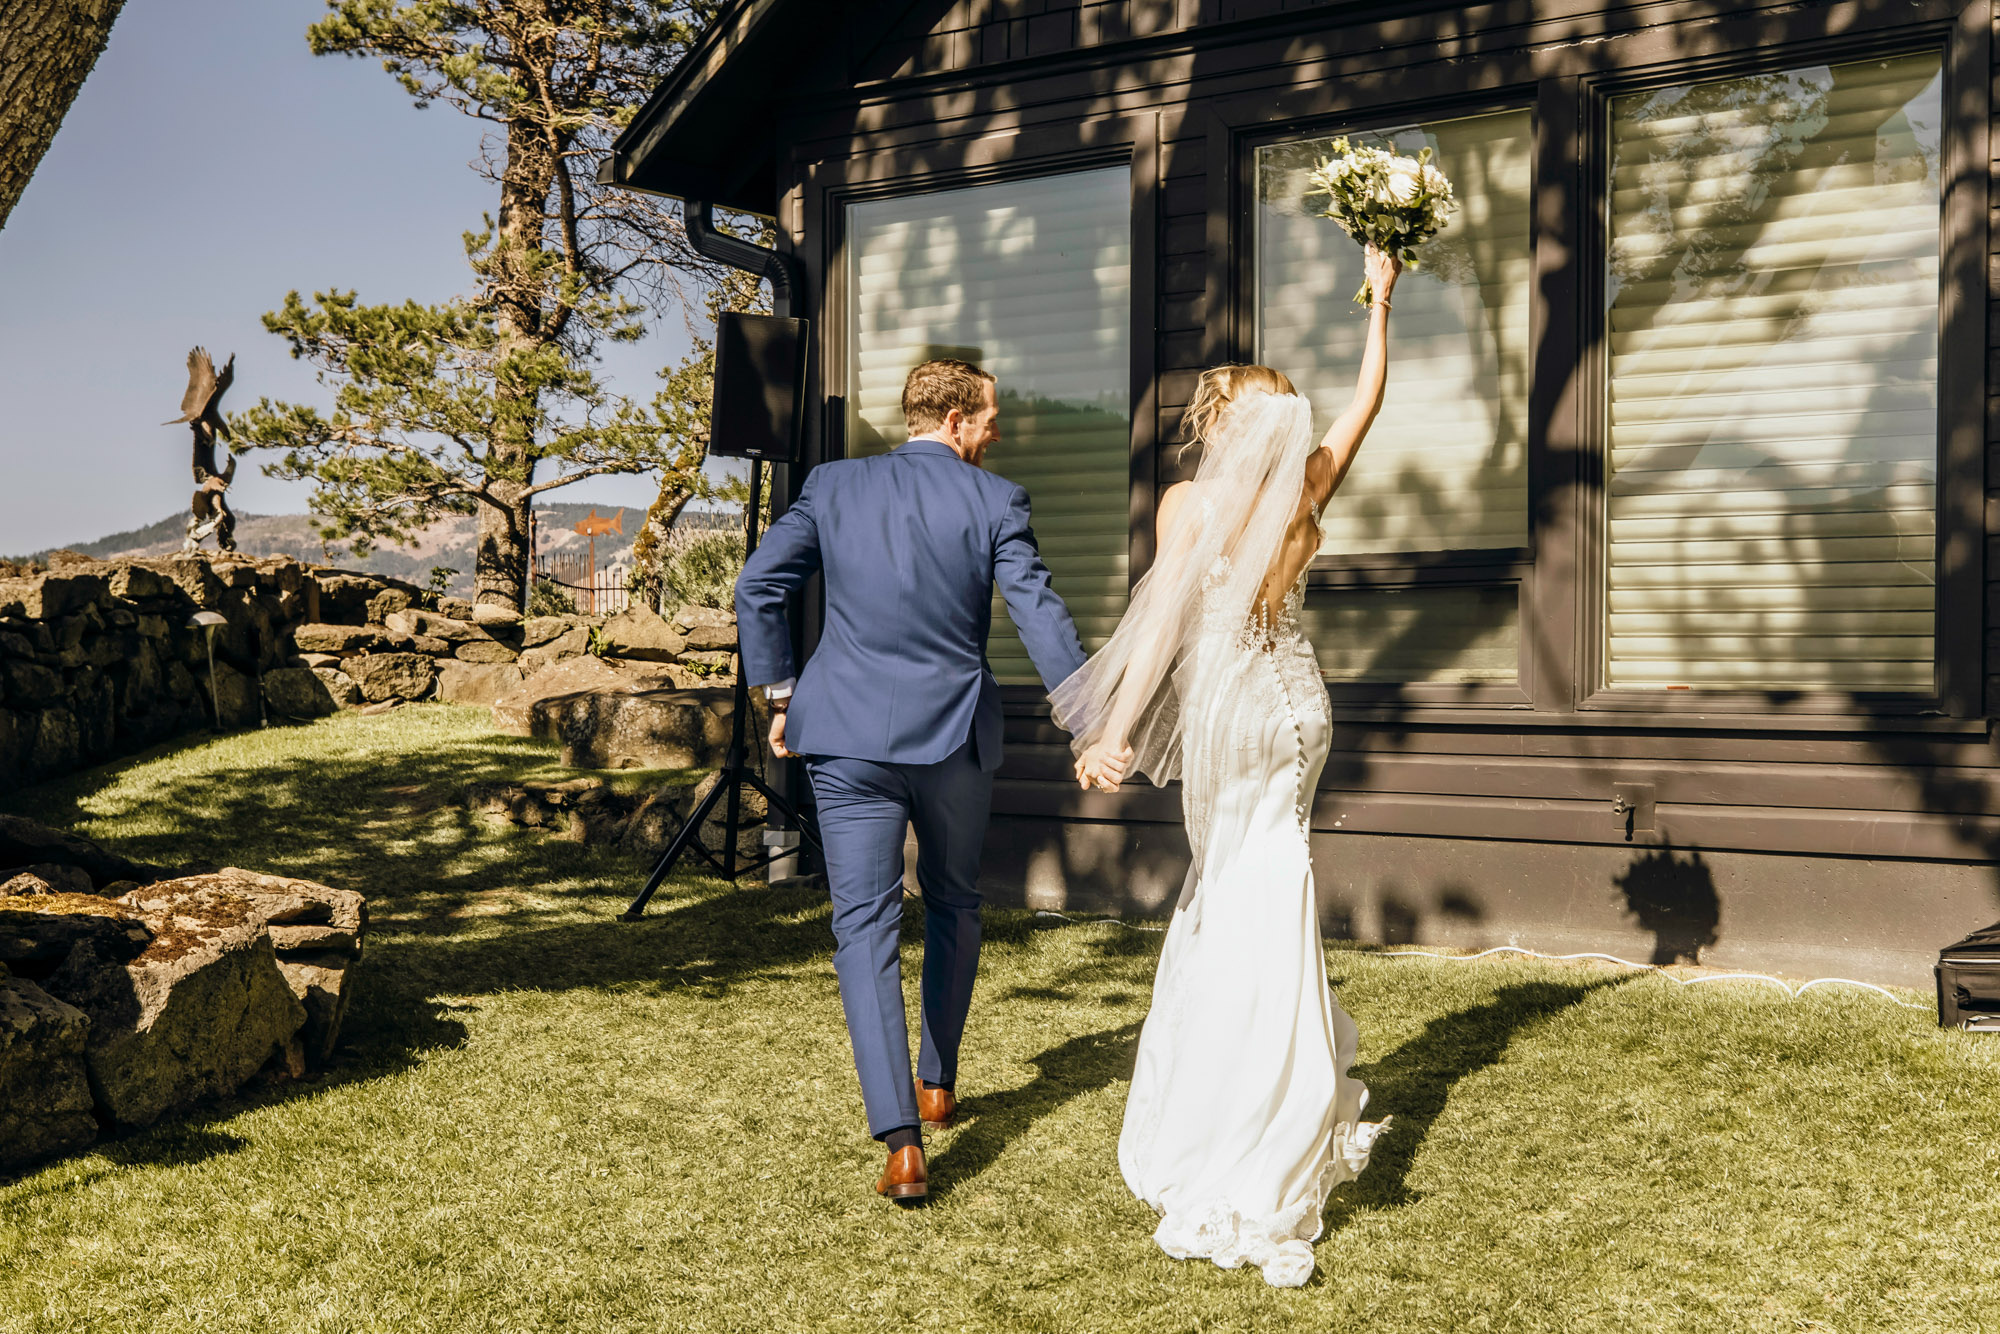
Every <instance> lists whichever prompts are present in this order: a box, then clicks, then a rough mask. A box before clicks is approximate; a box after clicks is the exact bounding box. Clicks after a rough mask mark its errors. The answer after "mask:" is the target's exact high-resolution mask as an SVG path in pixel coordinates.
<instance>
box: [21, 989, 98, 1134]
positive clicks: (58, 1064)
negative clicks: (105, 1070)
mask: <svg viewBox="0 0 2000 1334" xmlns="http://www.w3.org/2000/svg"><path fill="white" fill-rule="evenodd" d="M89 1033H90V1020H89V1018H88V1017H86V1016H85V1015H84V1013H83V1011H81V1010H79V1009H77V1008H76V1007H75V1006H72V1005H66V1004H64V1003H63V1002H62V1001H59V1000H57V999H56V998H55V997H53V996H51V995H49V994H48V993H47V992H46V991H43V990H42V989H41V988H40V987H38V986H36V985H35V984H34V983H32V982H30V981H28V980H27V979H26V978H20V977H11V976H8V975H7V973H6V971H5V970H4V969H0V1169H8V1168H15V1167H20V1166H22V1165H24V1164H27V1163H31V1162H35V1161H38V1160H39V1159H43V1158H48V1157H51V1156H53V1155H55V1154H58V1153H67V1152H69V1151H70V1150H72V1149H79V1148H82V1147H83V1146H84V1145H86V1144H88V1143H90V1142H91V1141H92V1140H93V1139H95V1138H97V1119H96V1118H95V1117H94V1116H92V1115H91V1112H90V1081H89V1079H88V1077H87V1076H86V1075H85V1073H84V1063H83V1050H84V1044H85V1042H86V1041H87V1039H88V1037H89Z"/></svg>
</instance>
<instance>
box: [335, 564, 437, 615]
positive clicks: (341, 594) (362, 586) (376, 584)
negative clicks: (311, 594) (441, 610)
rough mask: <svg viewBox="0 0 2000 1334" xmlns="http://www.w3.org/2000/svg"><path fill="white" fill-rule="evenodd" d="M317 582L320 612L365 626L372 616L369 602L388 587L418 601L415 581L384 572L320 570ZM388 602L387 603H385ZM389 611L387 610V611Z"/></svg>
mask: <svg viewBox="0 0 2000 1334" xmlns="http://www.w3.org/2000/svg"><path fill="white" fill-rule="evenodd" d="M313 582H314V584H315V585H316V586H317V588H318V601H319V614H320V615H321V616H322V617H324V618H325V619H326V620H327V621H329V622H332V623H335V624H341V625H356V626H358V625H361V624H362V623H364V622H365V621H366V620H367V619H368V614H369V604H370V603H372V602H374V601H375V599H376V597H377V596H379V595H380V594H381V593H382V592H384V591H385V590H387V589H392V588H393V589H396V590H398V591H400V592H402V593H405V594H407V595H409V598H410V601H411V602H412V603H414V602H415V601H416V600H417V596H418V592H419V590H418V588H417V586H416V585H415V584H411V583H405V582H403V581H402V580H400V579H388V578H384V577H382V576H380V575H372V574H356V573H354V572H352V571H349V570H317V571H315V572H314V573H313ZM385 605H386V604H385ZM385 614H386V612H385Z"/></svg>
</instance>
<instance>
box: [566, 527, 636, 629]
mask: <svg viewBox="0 0 2000 1334" xmlns="http://www.w3.org/2000/svg"><path fill="white" fill-rule="evenodd" d="M575 531H576V534H577V536H579V537H587V538H589V539H590V564H589V566H588V569H589V573H588V574H587V575H585V576H584V578H585V580H586V581H587V582H588V583H589V585H590V614H591V615H593V616H595V615H596V614H597V539H598V538H600V537H609V536H611V534H613V533H616V534H618V536H620V537H623V536H625V511H624V510H622V509H621V510H619V511H618V513H616V514H615V515H602V516H601V515H599V514H598V512H597V506H595V505H592V506H591V507H590V517H589V518H588V519H584V520H582V521H581V522H579V523H578V524H577V526H576V530H575Z"/></svg>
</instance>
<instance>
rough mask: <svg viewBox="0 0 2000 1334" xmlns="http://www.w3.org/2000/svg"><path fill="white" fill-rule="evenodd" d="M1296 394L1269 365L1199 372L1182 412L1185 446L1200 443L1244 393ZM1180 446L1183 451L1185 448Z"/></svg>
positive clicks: (1223, 367)
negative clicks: (1190, 395)
mask: <svg viewBox="0 0 2000 1334" xmlns="http://www.w3.org/2000/svg"><path fill="white" fill-rule="evenodd" d="M1259 391H1262V392H1264V393H1267V394H1296V393H1298V392H1299V391H1298V390H1296V389H1294V388H1293V387H1292V382H1291V381H1290V380H1289V379H1287V378H1286V376H1285V373H1284V372H1283V371H1279V370H1273V369H1271V368H1270V367H1269V366H1215V367H1211V368H1210V369H1208V370H1205V371H1203V372H1202V373H1201V379H1200V380H1198V381H1196V382H1195V386H1194V397H1193V399H1191V400H1190V401H1189V402H1188V405H1187V407H1186V408H1185V409H1184V410H1183V411H1182V413H1181V429H1182V431H1183V432H1184V433H1185V434H1186V436H1187V445H1195V444H1199V443H1201V442H1202V441H1204V440H1206V439H1207V438H1208V433H1209V432H1210V431H1212V430H1214V429H1215V423H1216V421H1217V420H1218V419H1219V418H1220V417H1221V416H1222V414H1223V413H1224V412H1225V411H1227V410H1228V408H1229V405H1230V404H1232V403H1234V402H1235V401H1236V400H1237V399H1239V398H1241V397H1242V396H1243V395H1245V394H1250V393H1257V392H1259ZM1187 445H1183V446H1182V448H1183V449H1185V448H1187Z"/></svg>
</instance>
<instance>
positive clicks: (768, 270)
mask: <svg viewBox="0 0 2000 1334" xmlns="http://www.w3.org/2000/svg"><path fill="white" fill-rule="evenodd" d="M681 224H682V226H683V227H684V228H685V229H686V231H687V239H688V244H689V245H691V246H693V247H694V253H695V254H697V255H700V256H701V257H702V258H703V259H712V260H714V261H715V262H716V263H717V264H727V265H728V266H729V267H730V268H732V269H741V270H742V271H743V272H745V273H754V274H756V275H757V276H758V277H759V278H762V279H764V280H765V281H767V282H769V283H770V284H771V313H772V314H773V315H783V316H792V315H795V314H797V313H798V309H797V308H802V307H803V306H804V304H805V302H804V300H803V299H802V298H803V296H804V293H805V290H806V278H805V270H804V269H803V268H802V267H801V266H800V264H799V261H798V260H797V259H796V258H795V257H793V256H791V255H787V254H784V253H783V252H781V251H777V250H766V249H765V248H764V247H763V246H760V245H752V244H750V243H749V242H748V241H742V240H738V239H737V238H736V237H734V236H728V235H725V234H724V233H722V232H719V231H717V230H716V227H715V205H713V204H711V203H709V202H708V201H707V200H703V199H688V200H684V201H682V203H681Z"/></svg>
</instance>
